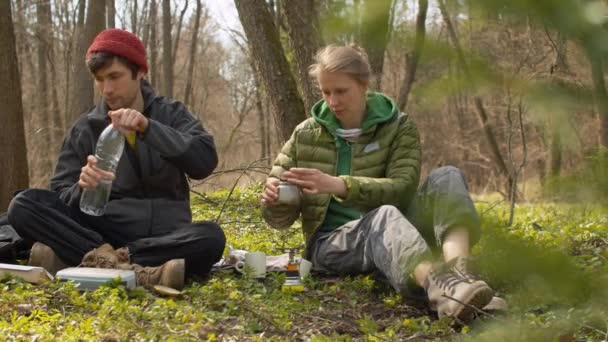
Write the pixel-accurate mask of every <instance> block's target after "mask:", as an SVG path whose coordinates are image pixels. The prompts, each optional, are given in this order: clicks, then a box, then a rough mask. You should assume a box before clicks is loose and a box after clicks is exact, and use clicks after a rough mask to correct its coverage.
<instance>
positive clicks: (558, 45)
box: [543, 31, 568, 186]
mask: <svg viewBox="0 0 608 342" xmlns="http://www.w3.org/2000/svg"><path fill="white" fill-rule="evenodd" d="M567 51H568V50H567V40H566V36H565V35H564V34H563V33H562V32H560V31H558V32H557V39H556V42H555V52H556V53H555V62H554V63H553V65H552V67H551V74H552V76H553V82H554V83H560V82H561V77H562V76H565V74H567V73H568V59H567ZM559 121H560V120H559V118H549V129H550V131H551V132H550V134H551V135H550V137H551V138H550V139H551V140H550V145H549V157H550V158H549V159H550V162H549V179H550V180H551V181H552V183H553V184H556V185H557V184H559V183H557V182H554V180H555V179H556V178H558V177H559V176H560V174H561V170H562V150H563V148H562V137H561V129H560V122H559ZM543 186H544V184H543Z"/></svg>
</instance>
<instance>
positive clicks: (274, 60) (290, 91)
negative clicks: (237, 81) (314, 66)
mask: <svg viewBox="0 0 608 342" xmlns="http://www.w3.org/2000/svg"><path fill="white" fill-rule="evenodd" d="M235 4H236V9H237V11H238V13H239V18H240V20H241V24H242V25H243V28H244V30H245V34H246V35H247V40H248V42H249V46H250V49H251V56H252V57H253V59H254V60H255V61H256V65H257V68H256V69H257V70H258V71H259V73H260V75H261V79H262V82H263V83H264V87H265V89H266V91H267V92H268V93H269V96H268V97H269V99H270V101H271V103H272V107H273V114H274V116H275V122H276V124H277V125H278V129H279V135H280V138H281V140H282V141H287V139H289V136H290V135H291V132H292V131H293V129H294V128H295V127H296V125H297V124H298V123H300V122H301V121H303V120H304V119H306V111H305V110H304V103H303V102H302V98H301V97H300V95H299V94H298V89H297V85H296V82H295V80H294V78H293V75H292V74H291V71H290V69H289V64H288V62H287V58H286V57H285V53H284V51H283V47H282V46H281V42H280V41H279V38H278V35H277V28H276V26H275V24H274V22H273V18H272V16H271V15H270V12H269V11H268V7H267V6H266V4H265V2H264V0H235Z"/></svg>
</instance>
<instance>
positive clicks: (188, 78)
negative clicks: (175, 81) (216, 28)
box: [184, 0, 202, 105]
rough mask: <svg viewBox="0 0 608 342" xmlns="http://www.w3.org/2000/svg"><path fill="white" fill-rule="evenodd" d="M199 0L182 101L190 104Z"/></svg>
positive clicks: (197, 0) (199, 13)
mask: <svg viewBox="0 0 608 342" xmlns="http://www.w3.org/2000/svg"><path fill="white" fill-rule="evenodd" d="M201 7H202V5H201V0H196V14H195V15H194V30H193V31H192V41H191V42H190V58H189V60H188V72H187V73H186V87H185V89H184V103H185V104H186V105H189V104H190V96H191V94H190V93H191V92H192V75H193V74H194V63H196V55H197V53H196V47H197V46H198V45H197V43H198V30H199V27H200V24H201Z"/></svg>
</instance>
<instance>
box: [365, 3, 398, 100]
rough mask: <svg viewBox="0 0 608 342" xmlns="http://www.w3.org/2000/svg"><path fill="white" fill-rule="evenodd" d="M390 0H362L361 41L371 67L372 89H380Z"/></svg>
mask: <svg viewBox="0 0 608 342" xmlns="http://www.w3.org/2000/svg"><path fill="white" fill-rule="evenodd" d="M392 2H393V1H392V0H364V1H363V18H362V19H361V30H360V31H361V43H362V45H363V47H364V48H365V50H366V51H367V55H368V57H369V64H370V65H371V67H372V76H373V77H372V83H371V84H370V86H371V87H372V89H375V90H377V91H380V90H381V89H382V69H383V66H384V51H385V50H386V45H387V44H388V37H389V34H390V30H391V27H390V26H389V22H390V15H391V6H392Z"/></svg>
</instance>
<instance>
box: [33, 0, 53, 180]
mask: <svg viewBox="0 0 608 342" xmlns="http://www.w3.org/2000/svg"><path fill="white" fill-rule="evenodd" d="M36 20H37V23H36V36H37V38H38V40H37V43H38V72H37V76H38V84H37V87H36V88H37V89H36V92H37V95H36V100H37V106H36V107H37V108H36V110H35V112H34V113H36V114H37V115H34V117H35V118H36V119H37V120H36V119H35V120H33V121H34V122H35V125H36V126H37V127H36V129H40V132H41V139H38V141H37V142H36V144H35V145H37V146H38V147H39V148H40V151H41V152H42V155H43V157H42V158H40V159H38V158H37V160H38V161H39V162H40V164H39V167H40V168H41V169H40V170H38V171H39V172H40V174H41V175H49V174H51V172H52V167H53V161H52V159H51V158H53V152H54V149H53V147H54V144H53V134H52V132H53V129H52V127H53V123H52V122H51V116H52V111H51V110H49V109H50V106H49V92H48V89H49V82H48V74H49V72H48V68H47V67H48V58H49V56H50V53H51V50H50V48H49V43H50V41H51V34H52V32H53V26H52V22H51V3H50V0H41V1H38V2H37V3H36Z"/></svg>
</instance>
